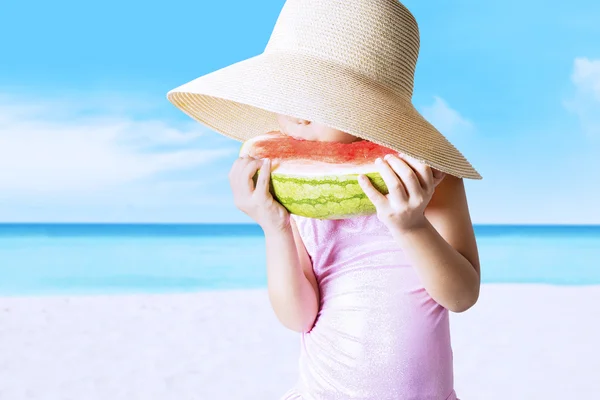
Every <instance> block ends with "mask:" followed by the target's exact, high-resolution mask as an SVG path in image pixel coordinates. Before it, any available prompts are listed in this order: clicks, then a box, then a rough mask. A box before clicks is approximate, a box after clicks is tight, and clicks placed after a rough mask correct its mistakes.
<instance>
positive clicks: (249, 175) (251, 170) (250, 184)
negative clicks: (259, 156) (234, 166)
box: [239, 158, 262, 192]
mask: <svg viewBox="0 0 600 400" xmlns="http://www.w3.org/2000/svg"><path fill="white" fill-rule="evenodd" d="M261 164H262V162H261V161H260V160H255V159H254V158H252V159H251V160H249V161H248V163H247V164H246V165H245V166H244V167H243V169H242V171H241V172H240V174H239V179H240V180H239V185H240V187H244V188H245V189H246V190H249V191H250V192H253V191H254V175H256V172H257V171H258V169H259V168H260V165H261Z"/></svg>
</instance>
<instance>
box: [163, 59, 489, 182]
mask: <svg viewBox="0 0 600 400" xmlns="http://www.w3.org/2000/svg"><path fill="white" fill-rule="evenodd" d="M167 98H168V100H169V101H170V102H171V103H173V104H174V105H175V106H176V107H178V108H179V109H181V110H182V111H183V112H184V113H186V114H187V115H189V116H190V117H192V118H193V119H195V120H197V121H198V122H200V123H202V124H204V125H206V126H208V127H209V128H211V129H213V130H215V131H217V132H219V133H221V134H223V135H225V136H227V137H230V138H233V139H235V140H238V141H241V142H243V141H246V140H248V139H250V138H253V137H255V136H257V135H262V134H265V133H267V132H269V131H273V130H278V129H279V126H278V123H277V114H283V115H289V116H293V117H296V118H301V119H306V120H310V121H315V122H319V123H322V124H324V125H326V126H329V127H331V128H334V129H338V130H341V131H343V132H347V133H349V134H351V135H354V136H357V137H360V138H362V139H366V140H370V141H372V142H374V143H377V144H379V145H382V146H386V147H389V148H391V149H393V150H396V151H398V152H402V153H404V154H407V155H409V156H411V157H414V158H416V159H418V160H420V161H422V162H423V163H425V164H427V165H429V166H430V167H432V168H435V169H438V170H440V171H442V172H445V173H448V174H450V175H454V176H457V177H459V178H468V179H481V176H480V175H479V173H478V172H477V171H476V170H475V169H474V168H473V166H472V165H471V164H470V163H469V162H468V161H467V160H466V158H465V157H464V156H463V155H462V154H461V153H460V152H459V151H458V150H457V149H456V148H455V147H454V146H453V145H452V144H451V143H450V142H449V141H448V140H447V139H446V138H445V137H444V136H443V135H442V134H441V133H440V132H439V131H438V130H437V129H436V128H435V127H434V126H433V125H432V124H430V123H429V122H428V121H427V120H426V119H425V118H424V117H423V116H422V115H421V114H420V113H419V112H418V111H417V110H416V109H415V107H414V106H413V104H412V102H411V99H410V98H408V97H406V96H403V95H401V94H399V93H395V92H392V91H391V90H389V89H387V88H386V87H383V86H381V85H379V84H377V83H376V82H373V81H371V80H369V79H368V78H365V77H364V76H361V75H359V74H357V73H355V72H354V71H352V70H349V69H346V68H344V67H343V66H340V65H337V64H334V63H332V62H329V61H327V60H322V59H319V58H316V57H312V56H309V55H299V54H289V53H284V52H271V53H263V54H260V55H258V56H255V57H252V58H249V59H247V60H244V61H241V62H238V63H236V64H233V65H230V66H228V67H225V68H223V69H220V70H218V71H215V72H212V73H210V74H208V75H204V76H202V77H200V78H197V79H194V80H193V81H191V82H188V83H186V84H184V85H182V86H180V87H178V88H175V89H173V90H171V91H170V92H169V93H168V94H167Z"/></svg>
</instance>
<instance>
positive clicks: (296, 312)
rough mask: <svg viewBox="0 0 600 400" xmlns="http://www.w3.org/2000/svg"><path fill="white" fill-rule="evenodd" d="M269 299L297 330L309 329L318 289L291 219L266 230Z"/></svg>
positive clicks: (287, 322) (315, 308)
mask: <svg viewBox="0 0 600 400" xmlns="http://www.w3.org/2000/svg"><path fill="white" fill-rule="evenodd" d="M265 241H266V247H267V281H268V287H269V299H270V301H271V306H272V307H273V310H274V311H275V315H276V316H277V318H278V319H279V321H280V322H281V323H282V324H283V325H284V326H285V327H287V328H289V329H292V330H294V331H296V332H308V331H310V330H311V329H312V327H313V325H314V322H315V319H316V317H317V313H318V310H319V289H318V286H317V281H316V278H315V275H314V273H313V269H312V263H311V261H310V258H309V256H308V254H307V252H306V249H305V247H304V243H303V242H302V240H301V239H300V235H299V234H298V230H297V227H296V225H295V223H294V220H293V219H292V218H290V223H289V225H287V226H285V227H284V228H282V229H273V230H269V229H267V230H265Z"/></svg>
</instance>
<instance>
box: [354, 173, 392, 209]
mask: <svg viewBox="0 0 600 400" xmlns="http://www.w3.org/2000/svg"><path fill="white" fill-rule="evenodd" d="M358 184H359V185H360V187H361V188H362V190H363V192H365V194H366V195H367V197H368V198H369V200H371V203H373V205H374V206H375V208H376V209H378V210H380V209H381V208H383V207H385V206H386V204H387V202H388V199H387V198H386V197H385V196H384V195H383V194H381V192H380V191H379V190H377V189H376V188H375V186H373V184H372V183H371V181H370V180H369V178H368V177H367V176H366V175H359V176H358Z"/></svg>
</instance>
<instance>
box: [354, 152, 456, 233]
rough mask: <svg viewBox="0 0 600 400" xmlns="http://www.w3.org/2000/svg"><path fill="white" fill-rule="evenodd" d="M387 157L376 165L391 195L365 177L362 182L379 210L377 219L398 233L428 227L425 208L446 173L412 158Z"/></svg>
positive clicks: (362, 186)
mask: <svg viewBox="0 0 600 400" xmlns="http://www.w3.org/2000/svg"><path fill="white" fill-rule="evenodd" d="M400 157H401V158H398V157H396V156H394V155H391V154H389V155H387V156H385V157H384V159H383V160H381V159H378V160H377V161H376V165H377V167H378V169H379V173H380V174H381V177H382V178H383V180H384V182H385V184H386V185H387V187H388V191H389V194H388V195H383V194H381V193H380V192H379V191H378V190H377V189H375V187H373V184H372V183H371V182H370V181H369V178H367V177H366V176H365V175H361V176H359V179H358V182H359V184H360V186H361V188H362V189H363V191H364V192H365V194H366V195H367V197H368V198H369V199H370V200H371V202H372V203H373V205H374V206H375V208H376V209H377V217H378V218H379V220H380V221H381V222H383V223H384V224H385V225H386V226H387V227H388V229H390V230H393V231H395V232H399V233H402V232H406V231H410V230H412V229H414V228H417V227H419V226H423V224H424V223H425V207H427V204H429V201H430V200H431V197H432V196H433V191H434V190H435V187H436V186H437V185H438V184H439V183H440V182H441V181H442V180H443V179H444V176H446V174H444V173H443V172H440V171H438V170H434V169H432V168H431V167H429V166H427V165H425V164H423V163H421V162H419V161H417V160H415V159H414V158H412V157H408V156H404V155H402V156H400Z"/></svg>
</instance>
